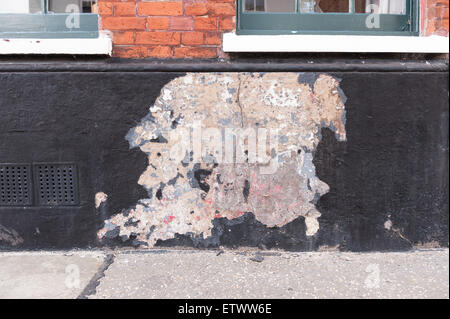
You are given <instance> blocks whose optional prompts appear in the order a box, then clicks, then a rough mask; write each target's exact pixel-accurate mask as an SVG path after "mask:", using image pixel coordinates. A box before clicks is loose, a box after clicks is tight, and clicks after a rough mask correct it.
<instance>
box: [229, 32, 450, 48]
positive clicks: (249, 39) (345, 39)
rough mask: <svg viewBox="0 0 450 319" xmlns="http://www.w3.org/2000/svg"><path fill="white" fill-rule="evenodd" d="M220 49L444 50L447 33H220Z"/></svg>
mask: <svg viewBox="0 0 450 319" xmlns="http://www.w3.org/2000/svg"><path fill="white" fill-rule="evenodd" d="M223 50H224V52H352V53H448V52H449V41H448V38H447V37H442V36H429V37H413V36H411V37H408V36H360V35H306V34H305V35H304V34H292V35H236V33H234V32H233V33H226V34H224V36H223Z"/></svg>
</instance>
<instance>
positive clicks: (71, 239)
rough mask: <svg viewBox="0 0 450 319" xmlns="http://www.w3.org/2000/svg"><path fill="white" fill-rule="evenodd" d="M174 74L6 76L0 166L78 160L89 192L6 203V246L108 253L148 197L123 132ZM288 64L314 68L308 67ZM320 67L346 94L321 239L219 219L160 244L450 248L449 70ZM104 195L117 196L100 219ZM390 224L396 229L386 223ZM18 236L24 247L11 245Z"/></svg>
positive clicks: (320, 168) (291, 229) (331, 149)
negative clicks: (38, 203) (110, 222)
mask: <svg viewBox="0 0 450 319" xmlns="http://www.w3.org/2000/svg"><path fill="white" fill-rule="evenodd" d="M366 64H367V63H366ZM369 65H370V63H369ZM399 65H400V63H399ZM402 65H404V64H402ZM307 67H308V70H307V71H311V72H314V71H315V70H314V69H311V66H307ZM177 68H178V69H177V70H176V72H173V69H170V68H167V70H166V71H164V70H158V69H157V68H155V69H154V70H152V69H148V70H142V69H141V70H137V69H136V68H135V67H134V68H132V67H130V69H127V67H126V65H125V66H124V65H123V64H121V65H120V68H119V67H118V68H117V69H114V66H113V65H112V66H111V65H108V68H107V69H105V68H104V65H102V64H101V63H100V62H99V66H96V65H95V63H93V64H90V65H89V66H88V67H86V68H84V69H83V68H80V69H70V68H69V69H68V70H64V66H62V67H60V68H59V69H58V68H53V69H52V68H48V69H46V70H45V69H42V70H39V69H27V67H23V66H17V68H16V69H14V68H12V67H11V66H8V68H5V67H3V68H0V84H1V85H0V164H1V163H43V162H74V163H76V164H77V167H78V174H79V175H78V178H79V191H80V203H79V205H76V206H73V207H59V208H58V207H0V249H37V248H58V249H62V248H72V247H94V246H99V245H100V243H99V242H98V241H97V238H96V232H97V230H98V229H100V228H101V227H102V225H103V221H104V220H105V219H106V218H108V217H110V216H111V215H114V214H117V213H119V212H120V211H121V210H122V209H126V208H129V207H131V206H133V205H134V204H135V203H136V202H137V201H138V200H139V199H141V198H145V197H146V191H145V190H144V189H143V188H142V187H141V186H139V185H138V184H137V180H138V178H139V176H140V175H141V173H142V172H143V171H144V170H145V168H146V166H147V159H146V156H145V154H144V153H142V152H141V151H140V150H139V149H132V150H130V149H129V145H128V142H127V141H126V140H125V135H126V134H127V132H128V130H129V129H130V128H132V127H134V126H135V125H136V124H137V123H138V122H139V121H140V119H142V118H143V117H144V116H145V115H146V114H147V113H148V108H149V106H150V105H152V104H153V102H154V101H155V99H156V98H157V96H158V95H159V92H160V89H161V88H162V87H163V86H164V85H165V84H167V83H168V82H169V81H170V80H171V79H173V78H175V77H178V76H182V75H184V74H185V73H184V72H182V71H181V70H180V69H182V67H181V66H178V67H177ZM196 68H198V67H196ZM208 68H210V69H211V67H210V66H209V67H208V66H207V67H206V68H205V69H206V70H208ZM214 68H215V67H213V69H214ZM240 68H241V69H240V71H243V72H245V71H246V70H247V69H249V68H246V67H245V66H241V67H240ZM289 68H290V69H292V68H293V69H298V71H305V70H304V68H302V66H301V65H298V66H296V67H293V66H292V65H290V67H289ZM317 68H318V70H316V71H318V72H321V73H328V74H330V75H333V76H336V77H338V78H340V79H342V81H341V88H342V90H343V91H344V92H345V94H346V96H347V98H348V99H347V101H346V103H345V105H346V110H347V123H346V129H347V142H344V143H343V142H337V141H336V139H335V138H334V135H333V133H332V132H331V131H329V130H328V129H324V130H323V132H322V134H323V140H322V142H321V143H320V145H319V147H318V151H317V153H316V155H315V166H316V168H317V174H318V177H319V178H320V179H321V180H323V181H324V182H326V183H327V184H328V185H329V186H330V188H331V190H330V192H329V193H328V194H326V195H324V196H323V197H322V198H321V199H320V200H319V202H318V204H317V207H318V209H319V210H320V212H321V213H322V217H320V219H319V221H320V230H319V232H318V234H316V235H315V236H314V237H311V238H307V237H306V236H305V224H304V220H303V217H300V218H298V219H297V220H295V221H293V222H291V223H290V224H288V225H286V226H284V227H282V228H267V227H265V226H264V225H262V224H261V223H259V222H258V221H256V220H255V219H254V217H253V215H252V214H251V213H247V214H245V215H244V216H242V217H240V218H239V219H236V220H232V221H228V220H225V219H216V220H215V221H214V224H215V228H214V229H213V236H212V238H209V239H207V240H203V239H198V238H191V237H189V236H185V235H180V236H178V237H177V238H176V239H172V240H169V241H165V242H158V246H179V245H183V246H195V247H215V246H218V245H221V246H229V247H237V246H258V247H261V248H283V249H288V250H299V251H301V250H316V249H318V248H319V247H320V246H323V245H328V246H336V245H339V249H341V250H351V251H367V250H405V249H410V248H412V247H413V246H416V245H420V244H423V243H432V242H436V243H439V245H441V246H448V207H449V206H448V180H449V179H448V163H449V162H448V114H449V113H448V98H449V95H448V94H449V89H448V69H446V67H444V69H442V67H441V68H430V69H426V68H424V69H420V68H416V66H415V65H414V66H411V67H410V68H408V66H406V68H400V69H399V70H395V68H394V69H392V64H391V67H390V68H389V69H388V68H385V69H383V66H380V65H374V66H373V68H372V69H370V68H367V65H366V66H365V67H364V69H355V70H352V71H349V72H347V71H345V72H344V71H342V70H341V71H339V68H338V67H336V66H335V67H333V68H330V70H329V72H327V68H326V67H325V68H324V67H323V66H322V67H320V66H318V67H317ZM11 69H14V71H11ZM224 69H225V70H224V71H226V69H227V67H224ZM231 69H232V70H234V71H237V68H236V67H234V68H233V67H232V68H231ZM279 69H280V70H284V68H283V65H280V66H279ZM344 69H345V68H343V70H344ZM191 70H192V68H190V67H187V68H186V72H187V71H191ZM252 71H254V70H252ZM261 71H265V70H264V69H261ZM99 191H102V192H105V193H107V194H108V195H109V197H108V201H107V204H106V206H105V207H103V209H101V210H99V211H97V210H96V209H95V207H94V196H95V194H96V193H97V192H99ZM388 216H391V217H390V219H391V220H392V222H393V225H395V227H394V228H395V230H386V229H385V228H384V227H383V223H384V222H385V221H386V220H387V219H388ZM2 229H3V230H2ZM11 230H14V231H15V232H16V235H19V236H20V237H21V238H22V239H23V242H21V243H16V244H15V245H12V240H11V238H13V237H14V234H12V233H11ZM229 230H231V231H229ZM2 232H3V233H2ZM108 244H110V245H113V246H114V245H123V244H125V245H127V244H130V243H129V242H127V243H119V242H110V243H108Z"/></svg>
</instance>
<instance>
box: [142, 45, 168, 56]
mask: <svg viewBox="0 0 450 319" xmlns="http://www.w3.org/2000/svg"><path fill="white" fill-rule="evenodd" d="M148 56H149V57H152V58H171V57H172V48H171V47H168V46H157V47H152V48H150V49H149V51H148Z"/></svg>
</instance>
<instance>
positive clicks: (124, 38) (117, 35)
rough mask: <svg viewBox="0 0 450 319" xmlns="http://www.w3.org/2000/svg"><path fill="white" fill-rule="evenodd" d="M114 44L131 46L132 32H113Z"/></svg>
mask: <svg viewBox="0 0 450 319" xmlns="http://www.w3.org/2000/svg"><path fill="white" fill-rule="evenodd" d="M113 43H114V44H133V43H134V32H132V31H127V32H114V34H113Z"/></svg>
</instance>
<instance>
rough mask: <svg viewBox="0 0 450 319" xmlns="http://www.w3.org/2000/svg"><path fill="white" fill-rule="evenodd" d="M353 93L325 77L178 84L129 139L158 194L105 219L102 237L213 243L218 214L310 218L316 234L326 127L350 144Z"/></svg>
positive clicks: (281, 221)
mask: <svg viewBox="0 0 450 319" xmlns="http://www.w3.org/2000/svg"><path fill="white" fill-rule="evenodd" d="M343 96H344V95H343V92H342V90H341V89H340V88H339V81H338V80H337V79H335V78H333V77H331V76H329V75H325V74H314V75H312V74H306V73H300V74H299V73H267V74H261V73H220V74H219V73H193V74H188V75H186V76H184V77H180V78H177V79H174V80H173V81H171V82H170V83H168V84H167V85H166V86H165V87H164V88H163V89H162V90H161V95H160V96H159V97H158V99H157V100H156V102H155V104H154V105H152V106H151V107H150V113H149V114H148V115H147V116H146V117H145V118H143V119H142V120H141V122H140V123H139V125H137V126H136V127H134V128H132V129H131V130H130V131H129V133H128V134H127V136H126V139H127V140H128V141H129V143H130V147H132V148H134V147H139V148H140V149H141V151H142V152H144V153H145V154H147V156H148V167H147V169H146V171H145V172H143V174H142V175H141V176H140V178H139V181H138V183H139V184H140V185H142V186H143V187H144V188H145V189H146V190H147V192H148V195H149V196H148V198H146V199H142V200H140V201H139V202H138V203H137V205H136V206H135V207H133V208H131V209H128V210H126V211H124V212H122V213H120V214H117V215H115V216H113V217H112V218H110V219H109V220H107V221H105V226H104V227H103V228H102V229H101V230H100V231H99V232H98V234H97V235H98V237H99V239H103V238H121V239H122V240H124V241H126V240H129V239H133V240H134V241H135V242H136V243H139V244H140V245H146V246H149V247H151V246H153V245H154V244H155V243H156V241H158V240H167V239H171V238H174V237H175V235H176V234H189V235H191V236H195V237H197V238H204V239H205V238H207V237H209V236H211V230H212V228H213V224H212V221H213V220H214V219H215V218H227V219H229V220H232V219H236V218H238V217H240V216H242V215H243V214H245V213H246V212H251V213H253V214H254V215H255V218H256V219H257V220H258V221H260V222H261V223H263V224H264V225H266V226H267V227H281V226H284V225H286V224H288V223H290V222H292V221H293V220H295V219H296V218H298V217H300V216H302V217H304V219H305V224H306V235H307V236H313V235H315V234H316V233H317V231H318V230H319V228H320V224H319V221H318V218H319V217H320V213H319V211H318V210H317V208H316V206H315V205H316V203H317V201H318V199H319V198H320V197H321V196H322V195H324V194H326V193H327V192H328V191H329V186H328V185H327V184H326V183H324V182H323V181H321V180H320V179H319V178H318V177H317V176H316V169H315V166H314V163H313V159H314V154H315V150H316V147H317V145H318V144H319V142H320V140H321V138H322V136H321V129H322V128H330V129H331V130H332V131H333V132H334V133H335V135H336V138H337V139H338V140H339V141H345V140H346V131H345V106H344V102H343ZM253 142H255V143H253ZM198 145H200V146H198Z"/></svg>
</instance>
